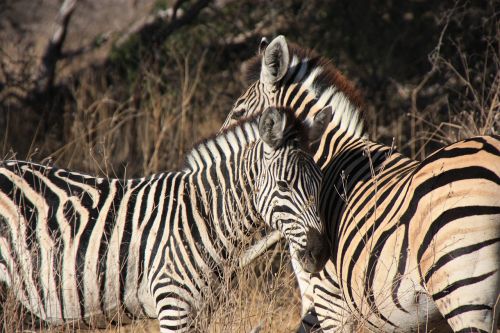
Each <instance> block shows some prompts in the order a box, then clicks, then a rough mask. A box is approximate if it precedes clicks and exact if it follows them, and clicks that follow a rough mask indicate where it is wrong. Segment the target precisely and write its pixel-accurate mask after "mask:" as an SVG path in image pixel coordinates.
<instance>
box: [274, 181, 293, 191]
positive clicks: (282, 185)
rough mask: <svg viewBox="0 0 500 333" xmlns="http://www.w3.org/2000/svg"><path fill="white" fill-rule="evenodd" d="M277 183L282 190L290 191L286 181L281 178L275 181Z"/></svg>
mask: <svg viewBox="0 0 500 333" xmlns="http://www.w3.org/2000/svg"><path fill="white" fill-rule="evenodd" d="M276 183H277V184H278V188H279V190H280V191H282V192H289V191H290V186H288V183H287V182H285V181H283V180H278V181H277V182H276Z"/></svg>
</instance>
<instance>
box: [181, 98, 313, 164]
mask: <svg viewBox="0 0 500 333" xmlns="http://www.w3.org/2000/svg"><path fill="white" fill-rule="evenodd" d="M277 109H279V110H281V111H282V112H284V113H285V114H286V116H287V130H286V133H285V138H284V140H283V142H289V141H291V140H294V142H296V144H297V145H299V146H300V148H301V149H303V150H304V151H306V152H309V151H308V150H309V145H308V141H307V124H306V123H305V122H303V121H300V120H299V119H298V118H297V116H296V115H295V114H294V113H293V111H292V110H291V109H290V108H283V107H277ZM262 112H263V111H261V112H259V113H256V114H254V115H252V116H249V117H244V118H241V119H240V120H239V121H238V122H237V123H235V124H233V125H231V126H229V127H227V128H225V129H223V130H221V131H219V132H215V133H214V134H212V135H210V136H208V137H206V138H204V139H201V140H200V141H198V142H197V143H195V144H194V145H193V148H191V150H190V151H189V153H188V154H187V155H186V158H185V161H184V169H189V170H193V171H194V170H198V169H200V165H199V163H197V162H196V160H197V159H200V158H201V159H202V160H203V162H205V163H206V164H211V162H215V161H214V160H213V154H210V152H212V151H213V150H214V149H217V146H219V147H220V146H221V145H224V146H227V145H229V146H230V147H231V150H232V152H233V153H235V152H237V151H239V150H240V149H241V148H243V147H244V146H246V145H248V144H249V143H251V142H255V141H257V140H259V139H260V137H259V129H258V120H259V117H260V115H261V114H262ZM218 154H220V153H218Z"/></svg>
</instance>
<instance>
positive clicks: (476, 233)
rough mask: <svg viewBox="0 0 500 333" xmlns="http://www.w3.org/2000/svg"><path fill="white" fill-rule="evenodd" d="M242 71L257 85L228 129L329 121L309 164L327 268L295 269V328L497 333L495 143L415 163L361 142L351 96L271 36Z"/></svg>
mask: <svg viewBox="0 0 500 333" xmlns="http://www.w3.org/2000/svg"><path fill="white" fill-rule="evenodd" d="M248 68H250V70H251V71H253V73H250V74H251V75H253V77H256V78H257V79H258V81H257V82H255V83H253V84H252V85H251V86H250V88H249V89H248V90H247V91H246V92H245V93H244V94H243V95H242V96H241V97H240V98H239V99H238V101H237V102H236V104H235V108H234V109H233V111H232V112H231V114H230V115H229V117H228V119H227V121H226V123H225V126H227V125H229V124H231V123H232V122H233V121H235V120H237V119H238V116H248V115H251V114H253V112H254V111H255V109H253V108H252V106H253V105H259V107H262V106H266V105H267V104H266V103H267V101H268V102H269V103H271V104H272V105H278V106H286V107H290V108H292V110H293V111H294V112H295V114H297V115H298V117H299V118H301V119H307V120H310V119H314V118H315V117H316V114H317V112H318V111H319V110H322V109H324V108H325V107H327V106H330V107H331V108H332V110H333V117H332V120H331V122H330V125H329V126H328V128H327V130H326V131H325V133H324V135H323V137H322V138H321V140H320V141H319V143H318V144H317V145H316V146H315V149H316V151H315V155H314V158H315V160H316V161H317V163H318V164H319V165H320V166H321V168H322V170H323V173H324V182H323V185H322V190H321V191H320V199H319V205H320V215H321V216H322V217H323V218H324V219H325V222H326V226H327V229H328V235H329V237H330V240H331V242H332V253H331V260H330V261H329V262H327V264H326V266H325V269H324V270H323V271H322V272H320V273H319V274H313V275H310V274H307V273H305V272H303V271H302V270H301V269H300V267H299V265H298V264H297V263H294V267H295V268H296V269H295V272H296V274H297V276H298V279H299V286H300V287H301V291H302V292H303V298H302V300H303V313H304V314H305V313H306V312H308V311H309V315H307V316H305V317H304V318H305V319H304V322H303V324H304V326H311V325H315V324H317V322H316V320H317V319H316V317H317V318H318V319H319V322H320V324H321V328H322V330H323V331H326V332H332V331H342V330H343V331H346V332H350V331H354V330H355V329H354V327H353V325H354V324H355V322H357V323H358V324H362V325H364V326H365V327H367V328H370V329H374V330H376V331H385V332H413V331H415V332H416V331H418V330H426V329H436V330H439V329H443V330H450V329H452V330H453V331H454V332H471V331H472V332H490V331H495V328H494V327H495V325H496V324H495V323H494V321H495V319H497V318H494V309H495V307H496V308H497V310H496V312H495V313H496V314H497V315H496V316H498V311H499V310H500V309H499V306H498V304H497V305H495V304H496V302H497V303H498V299H499V292H500V140H499V137H491V136H489V137H488V136H485V137H477V138H471V139H469V140H465V141H461V142H458V143H455V144H453V145H450V146H448V147H445V148H443V149H441V150H439V151H437V152H436V153H434V154H433V155H431V156H429V157H428V158H427V159H425V160H424V161H422V162H417V161H414V160H411V159H409V158H406V157H404V156H402V155H400V154H398V153H396V152H393V150H392V149H391V147H387V146H384V145H380V144H377V143H374V142H370V141H368V140H366V138H365V135H364V133H363V124H362V116H361V111H360V110H361V107H360V103H359V98H358V97H357V94H356V92H355V91H354V89H353V88H352V86H351V84H350V83H349V82H348V81H347V80H345V79H344V78H343V77H342V76H341V75H340V74H339V73H338V72H337V71H336V70H335V69H334V68H333V66H332V65H331V64H330V63H329V62H328V61H327V60H325V59H323V58H321V57H319V56H318V55H316V54H315V53H314V52H313V51H309V50H304V49H301V48H299V47H296V46H293V45H288V44H287V42H286V40H285V38H284V37H283V36H280V37H277V38H276V39H274V40H273V41H272V42H271V43H270V44H269V45H268V46H267V48H266V49H265V51H264V52H262V53H261V54H260V55H259V56H257V57H256V58H255V59H254V60H252V61H251V62H250V65H249V66H248ZM251 75H250V76H251ZM251 99H254V100H251ZM313 303H314V309H312V304H313Z"/></svg>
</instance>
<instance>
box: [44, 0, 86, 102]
mask: <svg viewBox="0 0 500 333" xmlns="http://www.w3.org/2000/svg"><path fill="white" fill-rule="evenodd" d="M77 2H78V0H64V2H63V4H62V5H61V8H60V9H59V13H58V15H57V18H56V22H55V28H54V33H53V34H52V37H51V38H50V40H49V43H48V45H47V47H46V49H45V53H44V54H43V56H42V61H41V64H40V70H39V72H38V76H37V79H36V85H37V92H38V93H44V92H46V91H48V90H49V89H50V88H51V87H52V86H53V84H54V80H55V75H56V65H57V62H58V61H59V60H60V59H61V58H62V48H63V45H64V41H65V39H66V35H67V33H68V27H69V23H70V21H71V16H72V15H73V13H74V11H75V8H76V4H77Z"/></svg>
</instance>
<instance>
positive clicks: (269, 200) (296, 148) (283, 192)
mask: <svg viewBox="0 0 500 333" xmlns="http://www.w3.org/2000/svg"><path fill="white" fill-rule="evenodd" d="M322 113H324V114H325V115H329V114H331V110H329V109H327V110H324V111H322ZM328 123H329V118H327V117H317V118H316V121H315V122H313V123H308V124H306V125H304V123H302V122H298V121H297V120H296V118H295V117H294V116H293V114H292V113H291V112H287V111H286V110H284V109H276V108H272V107H271V108H268V109H266V110H265V111H264V112H263V113H262V115H261V117H260V119H259V135H260V137H261V140H262V142H263V143H264V149H263V150H264V159H263V162H262V163H263V164H262V165H261V166H260V170H259V172H258V176H257V184H256V186H255V191H254V192H255V193H254V202H255V207H256V209H257V210H258V212H259V213H260V215H261V216H262V217H263V219H264V220H265V221H266V223H268V224H269V226H270V227H271V228H273V229H276V230H279V231H280V233H281V234H282V236H283V237H285V238H286V239H287V240H288V242H289V245H290V248H291V250H292V253H293V254H294V256H295V257H296V258H297V259H298V260H299V262H300V263H301V265H302V267H303V269H304V270H306V271H307V272H310V273H311V272H318V271H319V270H321V269H322V268H323V266H324V265H325V263H326V261H327V259H328V258H329V255H330V250H329V245H328V240H327V237H326V234H325V227H324V226H323V223H322V222H321V221H320V218H319V215H318V209H317V197H318V192H319V187H320V183H321V170H320V169H319V167H318V166H317V165H316V163H315V162H314V160H313V158H312V157H311V156H310V155H309V154H308V153H307V149H305V147H304V141H314V140H315V139H316V137H318V136H321V134H322V133H323V131H324V128H325V126H326V125H327V124H328ZM305 136H307V137H305Z"/></svg>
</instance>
